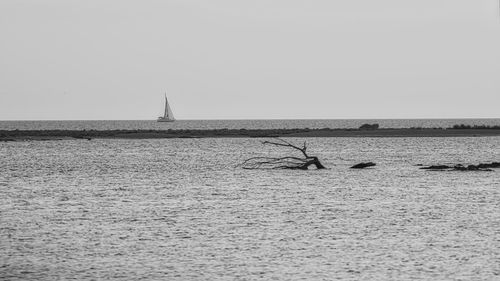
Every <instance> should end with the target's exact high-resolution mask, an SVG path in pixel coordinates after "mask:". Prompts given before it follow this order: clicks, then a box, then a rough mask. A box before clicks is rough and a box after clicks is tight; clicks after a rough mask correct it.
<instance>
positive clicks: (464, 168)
mask: <svg viewBox="0 0 500 281" xmlns="http://www.w3.org/2000/svg"><path fill="white" fill-rule="evenodd" d="M496 164H497V163H495V162H493V163H492V164H479V165H468V166H464V165H462V164H457V165H455V166H453V167H451V166H447V165H433V166H428V167H422V168H420V169H423V170H434V171H443V170H447V171H493V170H491V169H490V168H491V167H493V166H497V165H496ZM499 166H500V165H499Z"/></svg>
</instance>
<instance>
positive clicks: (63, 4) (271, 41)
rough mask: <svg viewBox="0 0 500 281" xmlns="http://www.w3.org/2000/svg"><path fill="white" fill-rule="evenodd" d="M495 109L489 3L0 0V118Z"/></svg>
mask: <svg viewBox="0 0 500 281" xmlns="http://www.w3.org/2000/svg"><path fill="white" fill-rule="evenodd" d="M165 90H167V91H168V97H169V100H170V102H171V105H172V109H173V111H174V114H175V115H176V118H177V119H267V118H454V117H455V118H462V117H463V118H478V117H490V118H499V117H500V110H499V108H500V16H499V3H498V0H246V1H238V0H210V1H206V0H157V1H154V0H136V1H127V0H114V1H112V0H79V1H77V0H43V1H40V0H31V1H29V0H1V1H0V120H26V119H70V120H71V119H155V118H156V117H157V116H159V115H161V113H162V111H163V93H164V92H165Z"/></svg>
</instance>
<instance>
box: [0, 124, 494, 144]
mask: <svg viewBox="0 0 500 281" xmlns="http://www.w3.org/2000/svg"><path fill="white" fill-rule="evenodd" d="M480 136H500V127H498V126H496V127H489V128H453V127H452V128H406V129H368V130H366V129H329V128H324V129H307V128H305V129H261V130H259V129H254V130H247V129H212V130H172V129H169V130H102V131H101V130H0V141H22V140H55V139H94V138H111V139H156V138H268V137H281V138H284V137H300V138H308V137H480Z"/></svg>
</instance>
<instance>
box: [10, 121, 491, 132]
mask: <svg viewBox="0 0 500 281" xmlns="http://www.w3.org/2000/svg"><path fill="white" fill-rule="evenodd" d="M366 123H368V124H373V123H378V124H379V125H380V127H381V128H410V127H423V128H449V127H452V126H453V125H457V124H466V125H487V126H498V125H500V119H318V120H315V119H309V120H304V119H302V120H300V119H299V120H292V119H289V120H276V119H274V120H177V121H176V122H172V123H159V122H156V121H155V120H95V121H89V120H87V121H57V120H56V121H0V130H16V129H19V130H116V129H118V130H163V129H165V130H167V129H188V130H193V129H224V128H227V129H295V128H311V129H313V128H315V129H322V128H359V126H361V125H363V124H366Z"/></svg>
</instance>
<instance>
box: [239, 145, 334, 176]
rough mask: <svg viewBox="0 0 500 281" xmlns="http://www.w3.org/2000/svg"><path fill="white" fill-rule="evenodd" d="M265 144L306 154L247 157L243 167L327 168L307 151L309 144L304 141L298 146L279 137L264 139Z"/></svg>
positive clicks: (252, 168)
mask: <svg viewBox="0 0 500 281" xmlns="http://www.w3.org/2000/svg"><path fill="white" fill-rule="evenodd" d="M262 144H264V145H274V146H281V147H289V148H292V149H295V150H298V151H300V152H301V153H302V155H303V156H304V157H303V158H299V157H294V156H286V157H252V158H249V159H246V160H245V161H244V162H243V163H241V164H240V165H239V166H241V167H242V168H243V169H249V170H256V169H291V170H307V169H309V166H311V165H313V166H315V167H316V169H325V166H323V164H321V162H320V161H319V159H318V157H316V156H309V155H308V154H307V152H306V150H307V144H306V142H304V144H303V146H302V147H299V146H296V145H294V144H292V143H290V142H288V141H285V140H283V139H280V138H277V139H276V141H263V142H262Z"/></svg>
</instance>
